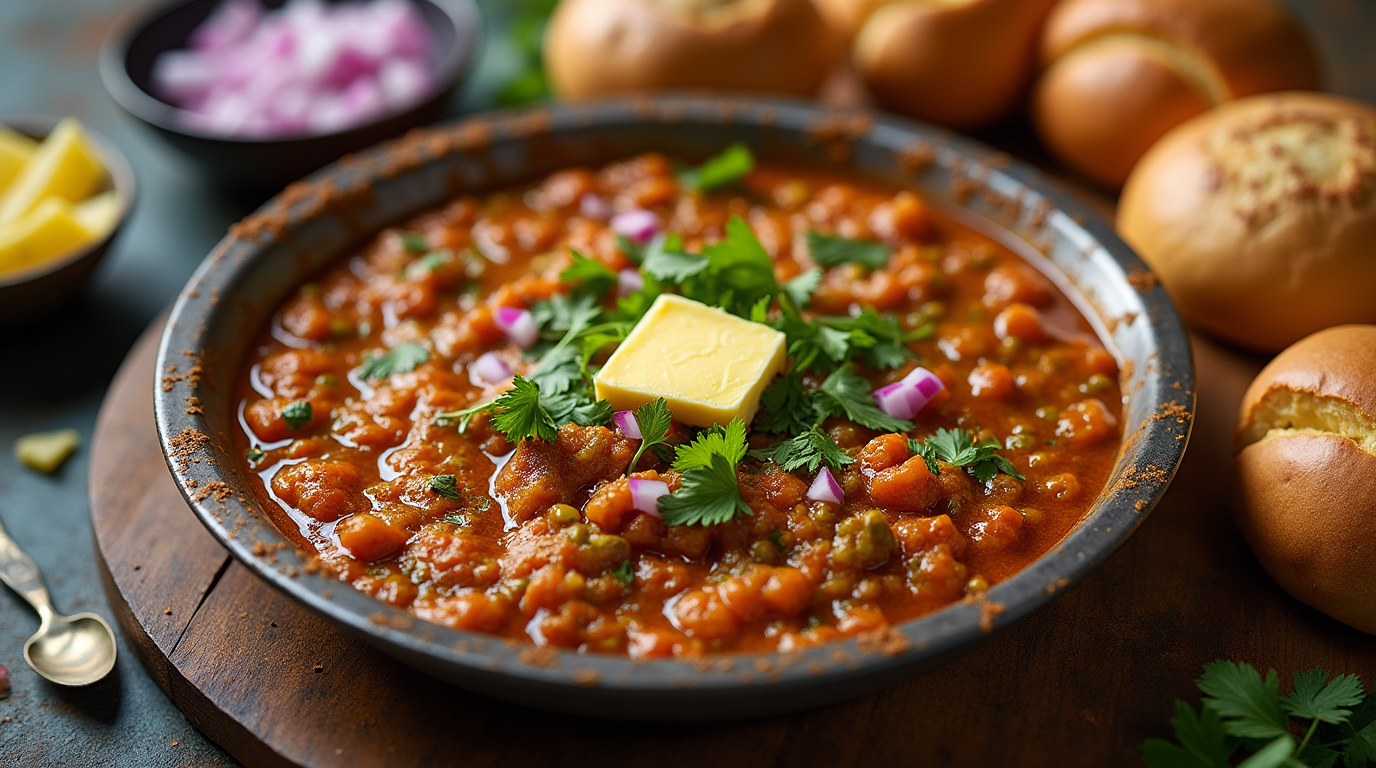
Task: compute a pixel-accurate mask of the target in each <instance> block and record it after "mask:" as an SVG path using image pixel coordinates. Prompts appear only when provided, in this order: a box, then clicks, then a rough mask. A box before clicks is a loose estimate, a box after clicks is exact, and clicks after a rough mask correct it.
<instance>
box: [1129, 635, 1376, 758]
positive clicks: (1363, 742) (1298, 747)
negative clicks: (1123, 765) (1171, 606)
mask: <svg viewBox="0 0 1376 768" xmlns="http://www.w3.org/2000/svg"><path fill="white" fill-rule="evenodd" d="M1195 684H1196V685H1197V686H1199V690H1201V691H1203V692H1204V694H1205V698H1204V700H1203V705H1202V706H1201V708H1200V710H1199V711H1198V712H1196V711H1195V709H1194V708H1193V707H1191V706H1190V705H1189V704H1188V703H1186V702H1184V701H1176V702H1175V717H1173V718H1171V721H1170V722H1171V727H1172V729H1173V730H1174V732H1175V738H1176V740H1175V742H1171V741H1167V740H1165V739H1159V738H1152V739H1147V740H1146V741H1144V742H1142V744H1141V745H1140V746H1139V747H1138V748H1139V749H1140V750H1141V752H1142V759H1143V760H1144V761H1145V762H1146V764H1147V766H1148V768H1229V766H1232V765H1234V764H1235V762H1234V760H1235V758H1236V757H1239V756H1246V757H1247V759H1246V760H1245V761H1244V762H1242V763H1237V764H1238V765H1245V766H1247V767H1248V768H1273V767H1277V766H1287V767H1303V766H1309V767H1310V768H1333V767H1334V766H1337V765H1343V766H1344V767H1345V768H1357V767H1358V766H1366V765H1370V764H1371V762H1372V761H1373V760H1376V694H1364V693H1363V690H1362V683H1361V681H1360V680H1359V679H1358V678H1357V676H1356V675H1338V676H1336V677H1333V678H1331V679H1330V678H1329V676H1328V674H1327V673H1325V672H1324V671H1323V670H1322V669H1318V668H1315V669H1311V670H1309V671H1307V672H1301V673H1300V674H1298V675H1295V677H1294V680H1293V686H1292V691H1291V692H1290V693H1289V694H1286V695H1281V693H1280V679H1279V676H1278V675H1277V674H1276V671H1275V670H1274V669H1272V670H1269V671H1268V672H1267V673H1266V675H1265V677H1263V676H1262V675H1261V673H1260V672H1258V671H1257V670H1256V669H1255V668H1253V667H1252V666H1251V665H1250V664H1247V663H1237V662H1231V661H1215V662H1213V663H1212V664H1206V665H1205V666H1204V674H1203V675H1201V676H1200V677H1199V678H1198V679H1197V680H1195Z"/></svg>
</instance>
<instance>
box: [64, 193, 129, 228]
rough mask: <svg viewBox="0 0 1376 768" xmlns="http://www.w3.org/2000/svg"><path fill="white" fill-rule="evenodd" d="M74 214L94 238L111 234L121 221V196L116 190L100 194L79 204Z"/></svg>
mask: <svg viewBox="0 0 1376 768" xmlns="http://www.w3.org/2000/svg"><path fill="white" fill-rule="evenodd" d="M72 215H73V216H75V217H76V220H77V221H78V222H80V223H81V226H82V227H85V229H86V232H87V233H88V234H89V235H90V236H91V239H92V240H99V239H101V238H102V237H105V236H106V235H108V234H110V230H112V229H114V228H115V224H116V223H117V222H118V221H119V196H118V195H116V194H115V193H114V192H101V193H100V194H98V195H96V196H95V197H92V198H90V199H88V200H85V201H83V202H81V203H80V204H78V205H77V206H76V207H75V208H74V209H73V210H72Z"/></svg>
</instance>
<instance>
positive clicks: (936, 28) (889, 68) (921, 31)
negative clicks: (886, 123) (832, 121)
mask: <svg viewBox="0 0 1376 768" xmlns="http://www.w3.org/2000/svg"><path fill="white" fill-rule="evenodd" d="M1053 3H1054V0H943V1H942V2H930V0H897V1H896V2H892V1H891V2H880V1H877V0H869V1H868V2H858V3H853V7H855V8H857V9H858V11H856V14H855V16H856V17H857V18H860V19H863V21H862V22H861V23H860V24H859V28H858V30H859V31H858V32H857V33H856V35H855V45H854V48H853V51H852V54H853V58H854V64H855V69H856V71H857V72H858V73H859V74H860V77H861V78H862V79H863V80H864V81H865V84H866V85H867V86H869V89H870V91H871V92H872V93H873V94H874V97H875V98H876V99H877V100H878V101H879V102H880V103H881V104H883V105H884V106H886V107H888V108H890V109H895V110H898V111H900V112H905V113H907V114H909V115H912V116H914V117H919V118H922V119H924V120H931V121H933V122H936V123H941V124H943V125H949V126H952V127H955V128H976V127H979V126H981V125H985V124H987V123H990V122H993V121H994V120H997V119H998V118H1000V117H1002V116H1003V115H1005V114H1007V113H1008V112H1009V111H1011V110H1012V109H1013V108H1014V107H1015V106H1017V104H1018V102H1019V101H1020V100H1021V99H1022V96H1023V93H1024V90H1025V88H1026V86H1027V84H1028V83H1029V82H1030V80H1031V77H1032V72H1033V69H1034V66H1035V65H1034V52H1035V48H1036V40H1037V31H1038V29H1039V28H1040V27H1041V23H1042V20H1043V19H1044V18H1045V17H1046V13H1047V11H1048V10H1050V8H1051V6H1052V4H1053Z"/></svg>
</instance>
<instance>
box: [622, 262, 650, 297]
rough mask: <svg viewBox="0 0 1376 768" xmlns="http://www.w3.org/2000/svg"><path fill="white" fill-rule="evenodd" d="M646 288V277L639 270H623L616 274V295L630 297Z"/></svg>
mask: <svg viewBox="0 0 1376 768" xmlns="http://www.w3.org/2000/svg"><path fill="white" fill-rule="evenodd" d="M644 288H645V276H644V275H642V274H640V270H638V269H629V268H627V269H623V270H621V271H620V272H617V273H616V295H617V296H629V295H631V294H632V293H635V292H636V291H639V290H643V289H644Z"/></svg>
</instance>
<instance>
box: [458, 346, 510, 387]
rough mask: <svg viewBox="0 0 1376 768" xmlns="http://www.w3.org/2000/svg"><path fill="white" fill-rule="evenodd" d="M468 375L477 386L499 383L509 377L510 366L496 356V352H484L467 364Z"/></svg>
mask: <svg viewBox="0 0 1376 768" xmlns="http://www.w3.org/2000/svg"><path fill="white" fill-rule="evenodd" d="M468 375H469V378H470V379H472V380H473V383H474V384H477V385H478V386H483V385H485V384H500V383H501V382H503V381H506V380H507V379H509V378H511V366H509V365H507V364H506V361H505V360H502V358H500V357H497V353H496V352H484V353H482V354H481V355H479V356H478V359H477V360H474V361H473V364H472V365H470V366H468Z"/></svg>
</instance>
